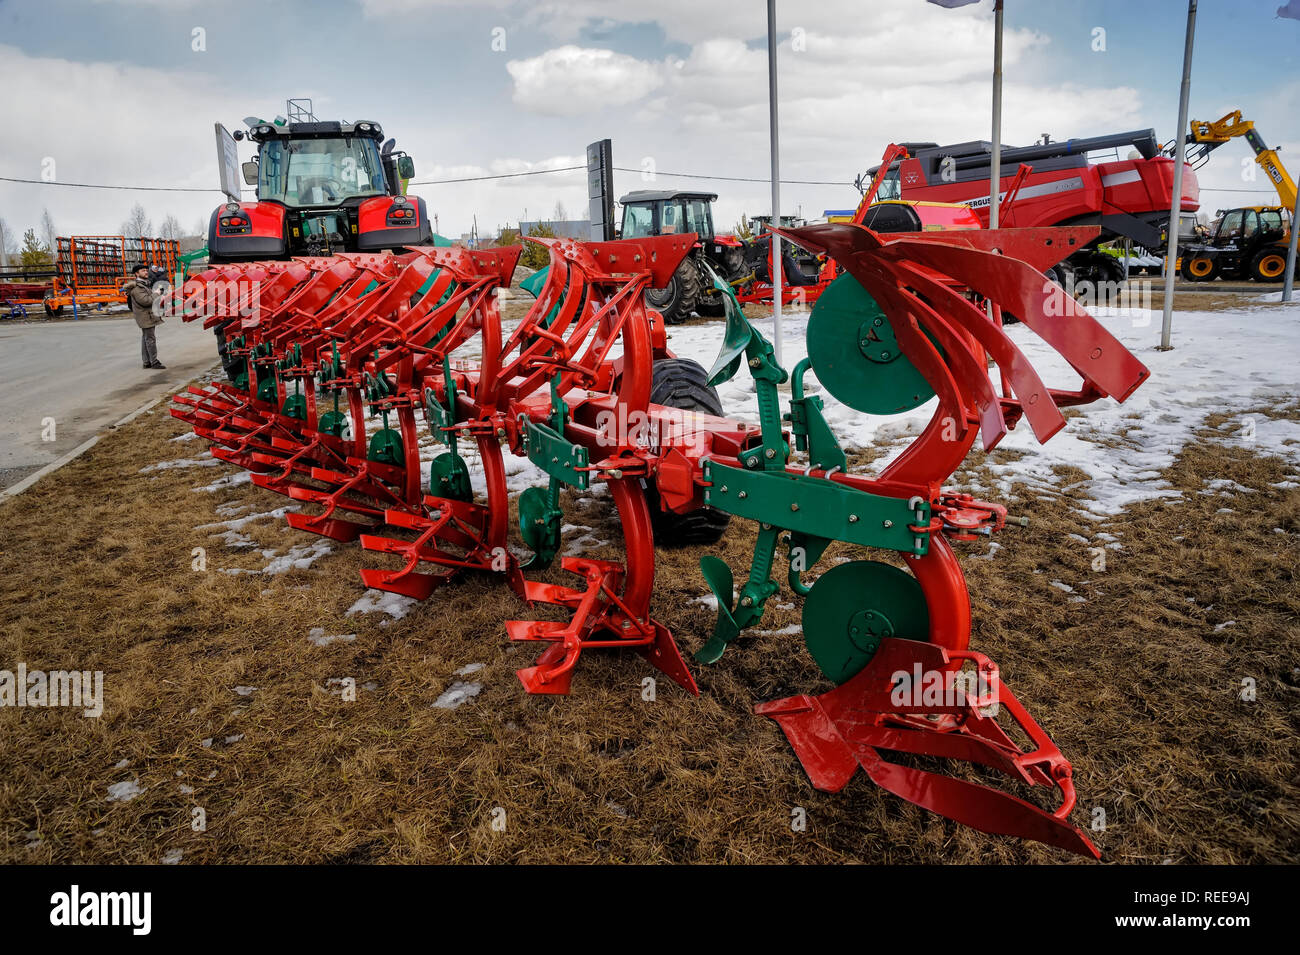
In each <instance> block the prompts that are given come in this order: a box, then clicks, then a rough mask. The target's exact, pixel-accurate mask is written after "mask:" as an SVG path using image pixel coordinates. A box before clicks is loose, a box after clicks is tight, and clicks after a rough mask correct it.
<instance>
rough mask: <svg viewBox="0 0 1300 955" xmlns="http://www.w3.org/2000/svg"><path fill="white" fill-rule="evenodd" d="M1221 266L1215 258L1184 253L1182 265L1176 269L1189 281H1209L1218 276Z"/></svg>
mask: <svg viewBox="0 0 1300 955" xmlns="http://www.w3.org/2000/svg"><path fill="white" fill-rule="evenodd" d="M1221 268H1222V266H1221V265H1220V264H1219V260H1218V259H1217V258H1214V259H1211V258H1208V257H1207V256H1204V255H1184V256H1183V266H1182V268H1180V269H1179V270H1178V271H1179V273H1180V274H1181V275H1182V277H1183V278H1184V279H1186V280H1187V281H1189V282H1210V281H1213V280H1214V279H1216V278H1218V277H1219V270H1220V269H1221Z"/></svg>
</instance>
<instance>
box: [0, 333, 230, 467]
mask: <svg viewBox="0 0 1300 955" xmlns="http://www.w3.org/2000/svg"><path fill="white" fill-rule="evenodd" d="M158 358H159V360H160V361H162V363H163V364H165V365H166V366H167V368H166V369H165V370H162V371H145V370H144V369H143V368H141V367H140V329H139V328H137V327H136V324H135V322H134V321H133V320H132V319H131V318H130V316H129V315H127V314H125V313H123V314H121V315H110V316H106V317H96V318H88V319H85V320H83V321H59V322H41V321H36V322H10V321H0V488H4V487H8V486H10V485H12V484H16V483H17V482H18V481H20V480H22V479H23V478H24V477H26V476H27V475H28V474H31V473H32V472H33V471H35V470H37V469H38V468H41V467H43V466H45V465H46V464H49V463H50V462H52V461H54V460H56V459H58V458H60V457H62V456H63V455H65V454H67V453H68V452H69V451H71V450H72V449H73V448H75V447H77V446H78V445H79V444H81V443H82V442H84V441H86V440H87V439H88V438H90V437H92V436H93V435H95V434H98V433H99V432H100V431H103V430H104V429H105V428H107V427H108V426H110V425H111V424H113V423H114V422H116V421H118V420H119V419H121V418H122V417H123V416H125V415H127V414H130V413H131V412H132V411H134V410H136V409H137V408H139V407H140V406H141V405H143V404H145V403H146V402H148V401H150V400H151V399H154V398H158V397H160V396H161V395H163V394H165V393H167V392H174V391H178V390H179V389H180V388H181V387H183V386H184V385H185V383H186V382H188V381H189V380H190V379H192V378H194V377H195V376H196V375H198V374H200V373H202V372H204V371H206V370H207V369H208V368H210V367H212V366H213V365H215V364H217V345H216V339H215V337H214V336H213V334H212V332H210V331H204V330H203V328H202V327H201V326H200V325H198V324H188V325H187V324H185V323H183V322H181V321H179V320H178V319H171V320H168V321H166V322H165V323H164V324H163V325H161V326H159V328H158ZM51 418H52V419H53V425H54V427H53V438H54V440H46V439H48V438H49V437H50V429H49V427H48V426H47V419H51Z"/></svg>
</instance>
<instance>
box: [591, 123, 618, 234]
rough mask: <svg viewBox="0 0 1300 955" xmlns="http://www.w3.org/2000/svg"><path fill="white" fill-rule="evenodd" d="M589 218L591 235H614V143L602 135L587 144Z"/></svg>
mask: <svg viewBox="0 0 1300 955" xmlns="http://www.w3.org/2000/svg"><path fill="white" fill-rule="evenodd" d="M587 218H588V219H590V220H591V238H592V240H593V241H596V242H603V241H606V240H608V239H612V238H614V147H613V145H612V143H611V142H610V140H608V139H602V140H600V141H599V142H595V143H592V144H591V145H590V146H588V147H587Z"/></svg>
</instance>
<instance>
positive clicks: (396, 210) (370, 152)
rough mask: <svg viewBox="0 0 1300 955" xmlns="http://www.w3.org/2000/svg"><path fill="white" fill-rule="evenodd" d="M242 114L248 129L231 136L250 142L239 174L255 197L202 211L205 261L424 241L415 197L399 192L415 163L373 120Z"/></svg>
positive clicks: (426, 224) (424, 221) (427, 224)
mask: <svg viewBox="0 0 1300 955" xmlns="http://www.w3.org/2000/svg"><path fill="white" fill-rule="evenodd" d="M247 122H248V123H249V129H248V131H247V132H243V131H237V132H235V133H234V138H235V139H236V140H244V139H247V140H248V141H250V142H252V143H256V144H257V158H256V159H254V160H252V161H250V162H246V163H244V164H243V175H244V181H245V182H246V183H247V184H249V185H256V186H257V200H256V201H255V202H233V201H232V202H228V203H226V204H225V205H224V206H221V207H220V208H218V209H217V210H216V211H214V212H213V213H212V219H211V222H210V223H209V225H208V252H209V258H210V260H211V261H212V262H248V261H254V260H257V259H284V258H288V257H290V256H294V255H331V254H333V253H336V252H375V251H380V250H385V249H392V250H399V249H403V248H406V247H408V246H414V245H428V244H430V243H431V242H432V239H433V229H432V225H431V221H430V219H429V214H428V211H427V210H426V208H425V204H424V200H423V199H421V198H419V197H418V196H417V197H413V198H407V197H406V195H405V194H404V193H405V185H406V182H407V181H408V180H410V179H411V177H413V176H414V175H415V164H414V162H413V161H412V159H411V157H410V156H408V155H406V154H405V153H402V152H394V151H393V146H394V141H393V140H391V139H390V140H388V142H386V143H384V141H383V139H384V132H383V129H382V128H381V127H380V125H379V124H378V123H375V122H370V121H361V122H356V123H344V122H338V121H324V122H322V121H319V120H315V119H313V120H311V121H308V122H285V121H281V120H277V121H275V122H265V121H262V120H256V121H252V120H249V121H247ZM381 144H382V146H381Z"/></svg>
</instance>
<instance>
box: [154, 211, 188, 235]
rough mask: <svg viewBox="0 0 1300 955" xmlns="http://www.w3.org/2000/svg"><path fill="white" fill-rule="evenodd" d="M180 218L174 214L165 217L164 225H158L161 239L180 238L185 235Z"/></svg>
mask: <svg viewBox="0 0 1300 955" xmlns="http://www.w3.org/2000/svg"><path fill="white" fill-rule="evenodd" d="M183 234H184V233H183V231H182V229H181V223H180V220H179V219H177V218H176V217H175V216H173V215H168V216H167V218H166V219H163V223H162V225H160V226H159V227H158V238H160V239H179V238H180V237H181V236H182V235H183Z"/></svg>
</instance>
